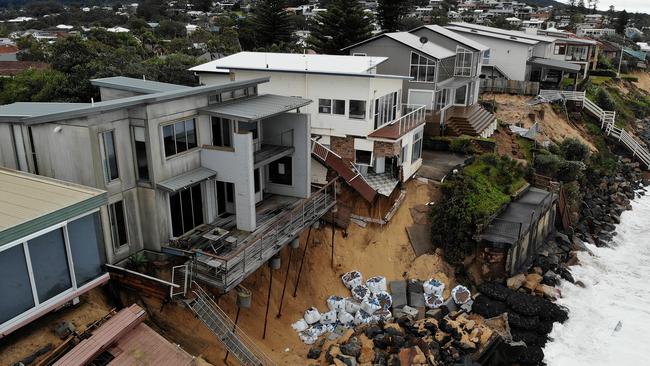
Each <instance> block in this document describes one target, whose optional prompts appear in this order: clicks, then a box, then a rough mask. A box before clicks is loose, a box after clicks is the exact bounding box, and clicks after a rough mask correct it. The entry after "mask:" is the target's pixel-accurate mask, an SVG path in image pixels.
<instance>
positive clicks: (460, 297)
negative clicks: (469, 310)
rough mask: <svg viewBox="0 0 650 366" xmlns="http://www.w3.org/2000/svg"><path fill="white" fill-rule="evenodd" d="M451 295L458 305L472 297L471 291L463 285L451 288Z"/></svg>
mask: <svg viewBox="0 0 650 366" xmlns="http://www.w3.org/2000/svg"><path fill="white" fill-rule="evenodd" d="M451 297H452V299H454V302H455V303H456V304H458V305H462V304H464V303H466V302H468V301H469V300H471V299H472V293H471V292H470V291H469V290H468V289H467V287H465V286H463V285H458V286H456V287H454V288H453V289H452V290H451Z"/></svg>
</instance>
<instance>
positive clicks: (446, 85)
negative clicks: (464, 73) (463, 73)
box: [438, 76, 474, 89]
mask: <svg viewBox="0 0 650 366" xmlns="http://www.w3.org/2000/svg"><path fill="white" fill-rule="evenodd" d="M473 80H474V79H473V78H469V77H467V78H464V77H460V76H454V77H452V78H449V79H447V80H445V81H442V82H440V83H438V89H457V88H460V87H461V86H463V85H466V84H469V83H471V82H472V81H473Z"/></svg>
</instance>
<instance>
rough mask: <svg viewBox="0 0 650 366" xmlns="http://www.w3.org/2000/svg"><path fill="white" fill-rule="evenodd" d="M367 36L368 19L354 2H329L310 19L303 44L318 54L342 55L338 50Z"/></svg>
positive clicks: (368, 33) (355, 0)
mask: <svg viewBox="0 0 650 366" xmlns="http://www.w3.org/2000/svg"><path fill="white" fill-rule="evenodd" d="M371 35H372V23H371V20H370V19H369V18H368V16H367V15H366V13H365V12H364V10H363V8H362V7H361V6H360V5H359V2H358V1H357V0H332V3H331V4H330V6H329V7H328V8H327V11H326V12H323V13H320V14H318V15H317V16H315V17H314V20H313V21H312V24H311V35H310V36H309V38H308V39H307V44H308V45H309V47H311V48H313V49H314V50H315V51H316V52H318V53H324V54H343V53H344V52H342V51H341V49H342V48H345V47H347V46H351V45H353V44H355V43H359V42H361V41H363V40H365V39H367V38H369V37H370V36H371Z"/></svg>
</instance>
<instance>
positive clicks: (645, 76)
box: [631, 71, 650, 93]
mask: <svg viewBox="0 0 650 366" xmlns="http://www.w3.org/2000/svg"><path fill="white" fill-rule="evenodd" d="M631 75H632V76H636V77H637V78H639V81H638V82H636V83H634V85H636V86H637V87H638V88H639V89H642V90H643V91H645V92H646V93H650V73H648V72H643V71H636V72H633V73H632V74H631Z"/></svg>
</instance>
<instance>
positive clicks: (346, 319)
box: [338, 311, 354, 327]
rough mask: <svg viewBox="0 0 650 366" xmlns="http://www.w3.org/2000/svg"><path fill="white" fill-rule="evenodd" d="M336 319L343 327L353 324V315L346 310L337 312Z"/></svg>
mask: <svg viewBox="0 0 650 366" xmlns="http://www.w3.org/2000/svg"><path fill="white" fill-rule="evenodd" d="M338 319H339V323H341V324H343V326H344V327H351V326H353V325H354V315H352V314H350V313H348V312H347V311H341V312H339V315H338Z"/></svg>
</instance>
